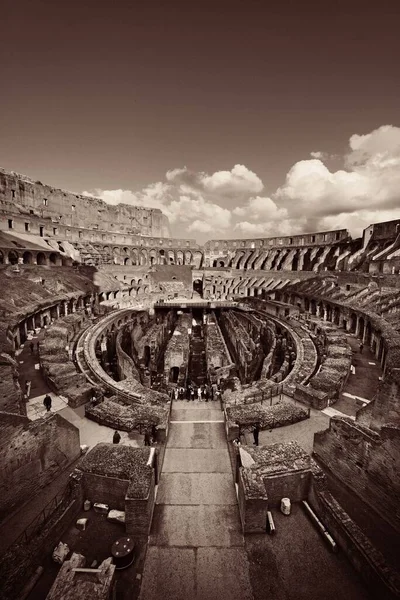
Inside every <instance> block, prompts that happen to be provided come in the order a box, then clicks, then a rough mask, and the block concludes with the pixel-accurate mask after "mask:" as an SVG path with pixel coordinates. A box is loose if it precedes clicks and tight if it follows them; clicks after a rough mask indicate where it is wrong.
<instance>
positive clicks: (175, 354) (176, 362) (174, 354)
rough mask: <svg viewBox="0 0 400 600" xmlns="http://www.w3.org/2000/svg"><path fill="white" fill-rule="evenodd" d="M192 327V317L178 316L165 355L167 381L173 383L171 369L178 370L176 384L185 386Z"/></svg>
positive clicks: (186, 314)
mask: <svg viewBox="0 0 400 600" xmlns="http://www.w3.org/2000/svg"><path fill="white" fill-rule="evenodd" d="M191 327H192V315H191V314H188V313H183V314H181V315H179V316H178V320H177V322H176V325H175V329H174V332H173V334H172V336H171V338H170V340H169V342H168V345H167V348H166V350H165V354H164V374H165V381H167V382H168V381H170V382H171V369H178V370H179V375H178V379H177V381H176V382H175V383H177V384H178V385H184V382H185V380H186V373H187V368H188V361H189V333H188V331H189V329H191Z"/></svg>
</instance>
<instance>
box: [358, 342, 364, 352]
mask: <svg viewBox="0 0 400 600" xmlns="http://www.w3.org/2000/svg"><path fill="white" fill-rule="evenodd" d="M359 348H360V354H362V351H363V349H364V344H363V343H362V342H361V344H360V346H359Z"/></svg>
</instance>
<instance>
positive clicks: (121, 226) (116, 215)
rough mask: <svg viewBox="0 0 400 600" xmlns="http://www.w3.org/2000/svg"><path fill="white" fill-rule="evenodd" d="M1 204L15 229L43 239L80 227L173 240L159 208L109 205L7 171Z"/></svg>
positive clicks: (0, 175) (1, 173) (0, 181)
mask: <svg viewBox="0 0 400 600" xmlns="http://www.w3.org/2000/svg"><path fill="white" fill-rule="evenodd" d="M0 203H1V209H2V212H3V214H4V213H7V215H8V216H9V217H10V218H12V219H13V220H14V221H15V227H17V225H20V224H21V226H22V231H30V230H31V229H32V230H34V229H37V234H40V235H42V233H43V230H46V233H47V234H48V235H56V234H57V233H59V232H58V231H57V232H55V231H54V230H57V228H59V227H67V228H77V227H79V228H81V229H82V230H84V229H98V230H99V231H101V230H103V231H110V232H115V233H119V234H133V235H135V234H140V235H145V236H156V237H169V222H168V218H167V217H166V216H165V215H164V214H163V213H162V212H161V210H160V209H158V208H144V207H142V206H130V205H127V204H118V205H117V206H115V205H111V204H107V203H106V202H104V200H100V199H99V198H92V197H88V196H83V195H81V194H73V193H71V192H67V191H64V190H60V189H56V188H53V187H51V186H49V185H45V184H42V183H41V182H40V181H36V182H34V181H32V180H31V179H29V178H28V177H26V176H25V175H20V174H18V173H14V172H11V173H8V172H7V171H5V170H4V169H0ZM39 221H40V223H39ZM25 224H27V226H26V225H25ZM40 227H42V230H40ZM1 228H2V229H7V228H8V223H7V221H5V222H4V221H3V220H2V222H1ZM40 231H42V233H40ZM60 233H61V232H60Z"/></svg>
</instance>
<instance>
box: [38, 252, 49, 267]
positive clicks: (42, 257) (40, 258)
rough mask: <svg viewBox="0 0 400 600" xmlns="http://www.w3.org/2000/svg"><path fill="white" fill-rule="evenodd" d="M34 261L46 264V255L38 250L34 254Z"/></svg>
mask: <svg viewBox="0 0 400 600" xmlns="http://www.w3.org/2000/svg"><path fill="white" fill-rule="evenodd" d="M36 262H37V264H38V265H45V264H47V260H46V255H45V254H44V252H38V253H37V255H36Z"/></svg>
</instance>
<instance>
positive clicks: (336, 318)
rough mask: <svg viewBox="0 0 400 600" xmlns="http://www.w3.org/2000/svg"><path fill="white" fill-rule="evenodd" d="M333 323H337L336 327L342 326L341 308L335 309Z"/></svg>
mask: <svg viewBox="0 0 400 600" xmlns="http://www.w3.org/2000/svg"><path fill="white" fill-rule="evenodd" d="M333 322H334V323H335V325H339V324H340V308H339V307H337V306H335V308H334V309H333Z"/></svg>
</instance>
